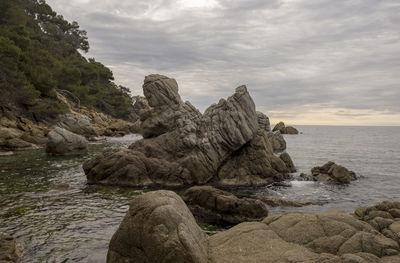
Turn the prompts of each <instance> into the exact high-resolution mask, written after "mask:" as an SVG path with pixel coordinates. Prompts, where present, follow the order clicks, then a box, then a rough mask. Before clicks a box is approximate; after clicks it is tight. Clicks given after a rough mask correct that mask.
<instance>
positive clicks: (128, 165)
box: [84, 75, 288, 186]
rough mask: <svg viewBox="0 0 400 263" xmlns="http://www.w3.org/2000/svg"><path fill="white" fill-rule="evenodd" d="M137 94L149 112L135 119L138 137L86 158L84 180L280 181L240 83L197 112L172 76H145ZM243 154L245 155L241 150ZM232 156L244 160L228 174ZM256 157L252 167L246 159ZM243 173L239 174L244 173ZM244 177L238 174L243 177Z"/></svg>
mask: <svg viewBox="0 0 400 263" xmlns="http://www.w3.org/2000/svg"><path fill="white" fill-rule="evenodd" d="M143 92H144V95H145V97H146V99H147V102H148V105H149V107H151V109H150V110H146V113H145V114H144V115H145V117H143V118H142V119H143V120H142V122H141V127H140V130H141V134H142V135H143V137H144V139H143V140H140V141H138V142H135V143H133V144H132V145H131V146H130V147H129V149H128V150H127V149H112V150H108V151H105V152H104V153H103V154H102V155H99V156H97V157H96V158H94V159H92V160H90V161H88V162H86V163H85V164H84V170H85V173H86V175H87V178H88V182H89V183H98V184H119V185H129V186H151V185H153V186H157V185H162V186H183V185H193V184H205V183H208V182H211V181H212V182H213V183H216V184H219V185H224V184H226V185H229V186H232V185H254V184H255V185H260V184H267V183H270V182H272V181H276V180H282V179H283V178H284V177H285V175H286V173H287V172H288V169H287V168H286V166H285V163H284V162H283V161H282V160H280V159H279V158H277V157H276V156H274V155H273V153H272V148H271V147H270V146H269V143H268V142H267V141H268V139H267V136H266V135H265V134H264V133H263V132H262V131H261V132H258V131H259V130H260V128H259V122H258V116H257V113H256V110H255V105H254V102H253V100H252V98H251V97H250V95H249V93H248V92H247V89H246V87H245V86H240V87H238V88H237V89H236V91H235V93H234V94H233V95H232V96H231V97H229V98H228V99H226V100H225V99H221V100H220V101H219V102H218V104H213V105H211V106H210V107H209V108H208V109H207V110H206V111H205V112H204V114H201V113H200V112H199V111H198V110H197V109H196V108H194V107H193V106H192V105H191V104H190V103H189V102H183V101H182V100H181V98H180V96H179V93H178V85H177V82H176V81H175V80H174V79H171V78H168V77H165V76H161V75H150V76H147V77H146V78H145V80H144V84H143ZM243 152H247V156H246V155H245V154H242V153H243ZM232 158H236V159H237V161H238V162H241V163H246V165H244V166H243V167H246V168H243V169H245V170H246V169H247V170H246V171H239V172H238V173H237V174H236V175H235V176H236V177H239V178H243V180H242V179H237V178H232V175H231V173H230V172H231V171H233V170H235V169H236V164H234V163H232V162H230V160H231V159H232ZM249 158H250V159H254V160H255V159H257V160H259V161H258V163H257V164H254V165H252V164H251V163H250V162H249V161H250V159H249ZM244 174H245V175H244ZM243 175H244V176H243Z"/></svg>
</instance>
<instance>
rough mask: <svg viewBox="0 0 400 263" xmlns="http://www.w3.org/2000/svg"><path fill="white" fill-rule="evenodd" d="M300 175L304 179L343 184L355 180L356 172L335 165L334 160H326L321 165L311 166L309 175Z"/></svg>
mask: <svg viewBox="0 0 400 263" xmlns="http://www.w3.org/2000/svg"><path fill="white" fill-rule="evenodd" d="M300 176H301V177H303V178H304V179H306V180H313V181H320V182H334V183H343V184H348V183H350V182H351V181H354V180H357V177H356V174H355V173H354V172H353V171H349V170H348V169H347V168H345V167H343V166H341V165H337V164H335V163H334V162H327V163H326V164H324V165H323V166H321V167H320V166H317V167H314V168H312V169H311V176H310V175H305V174H301V175H300Z"/></svg>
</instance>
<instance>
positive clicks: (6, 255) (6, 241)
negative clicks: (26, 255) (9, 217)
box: [0, 235, 25, 263]
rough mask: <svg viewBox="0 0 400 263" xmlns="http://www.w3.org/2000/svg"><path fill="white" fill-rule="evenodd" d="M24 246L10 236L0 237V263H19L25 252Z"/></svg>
mask: <svg viewBox="0 0 400 263" xmlns="http://www.w3.org/2000/svg"><path fill="white" fill-rule="evenodd" d="M24 247H25V246H24V244H23V243H19V242H17V241H16V240H15V238H13V237H12V236H10V235H0V262H1V263H13V262H18V260H19V258H20V257H21V256H22V254H23V252H24Z"/></svg>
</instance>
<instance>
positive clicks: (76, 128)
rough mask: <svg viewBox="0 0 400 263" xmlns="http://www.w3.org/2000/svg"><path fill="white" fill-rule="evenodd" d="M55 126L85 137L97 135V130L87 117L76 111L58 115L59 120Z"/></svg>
mask: <svg viewBox="0 0 400 263" xmlns="http://www.w3.org/2000/svg"><path fill="white" fill-rule="evenodd" d="M56 126H57V127H60V128H64V129H66V130H68V131H70V132H73V133H75V134H79V135H82V136H85V137H86V138H89V137H91V136H97V131H96V129H95V128H94V127H93V125H92V124H91V123H90V119H89V117H87V116H85V115H81V114H77V113H67V114H64V115H62V116H60V121H59V122H58V123H57V124H56Z"/></svg>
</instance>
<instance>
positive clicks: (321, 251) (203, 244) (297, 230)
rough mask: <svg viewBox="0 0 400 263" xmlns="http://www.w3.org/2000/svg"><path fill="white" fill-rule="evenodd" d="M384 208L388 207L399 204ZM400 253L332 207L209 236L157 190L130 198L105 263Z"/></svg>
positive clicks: (360, 257) (357, 258) (353, 258)
mask: <svg viewBox="0 0 400 263" xmlns="http://www.w3.org/2000/svg"><path fill="white" fill-rule="evenodd" d="M196 198H198V197H195V198H194V199H196ZM207 198H208V196H207V197H205V199H202V198H200V199H201V200H202V201H201V202H202V203H204V204H206V205H210V206H213V202H214V203H215V202H216V199H215V198H214V197H211V198H209V199H207ZM229 198H230V197H229V196H228V199H229ZM206 200H209V202H210V204H208V201H206ZM383 206H384V207H385V208H384V209H387V210H388V211H390V210H391V209H397V208H396V207H398V204H397V203H396V204H383ZM377 209H378V208H377ZM379 209H380V208H379ZM379 209H378V210H379ZM363 211H364V210H363ZM371 211H375V210H371ZM379 211H381V210H379ZM382 211H383V210H382ZM364 214H369V213H364V212H363V213H362V215H364ZM396 222H397V221H396ZM392 224H393V223H392ZM394 227H396V226H394ZM182 231H184V233H182ZM183 237H184V239H183V240H182V238H183ZM399 253H400V248H399V244H398V242H397V241H396V240H393V239H392V238H389V237H385V236H384V235H382V234H381V233H379V232H378V231H376V230H375V229H374V228H373V227H372V226H371V225H370V224H368V223H366V222H364V221H362V220H359V219H357V218H356V217H355V216H352V215H349V214H346V213H344V212H342V211H336V210H334V211H328V212H324V213H321V214H312V213H300V212H287V213H283V214H280V215H275V216H270V217H267V218H265V219H264V220H263V221H262V222H245V223H241V224H239V225H236V226H235V227H233V228H231V229H229V230H226V231H223V232H219V233H217V234H215V235H213V236H211V237H209V238H208V239H207V237H206V236H205V235H204V233H203V232H202V231H201V230H200V229H199V227H198V226H197V225H196V223H195V221H194V218H193V216H191V215H190V212H189V210H188V209H187V207H186V206H185V204H184V203H183V201H182V200H181V199H180V198H179V197H178V196H177V195H176V194H175V193H173V192H170V191H155V192H150V193H146V194H145V195H142V196H139V197H137V198H136V199H135V200H134V201H133V202H132V204H131V208H130V209H129V211H128V213H127V215H126V216H125V218H124V220H123V222H122V223H121V225H120V227H119V229H118V230H117V232H116V233H115V234H114V236H113V238H112V240H111V242H110V247H109V253H108V262H210V263H215V262H238V263H242V262H266V263H269V262H276V263H278V262H309V263H317V262H331V263H333V262H339V263H348V262H361V263H364V262H377V263H378V262H380V263H381V262H399V259H400V256H399Z"/></svg>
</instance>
